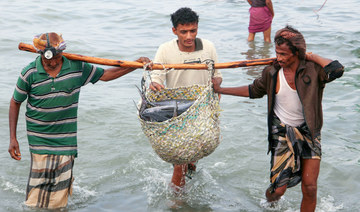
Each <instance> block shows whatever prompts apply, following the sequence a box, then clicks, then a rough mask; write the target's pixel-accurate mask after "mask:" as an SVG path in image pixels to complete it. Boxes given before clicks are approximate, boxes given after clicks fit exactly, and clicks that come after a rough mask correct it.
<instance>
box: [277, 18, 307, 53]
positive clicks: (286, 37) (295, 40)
mask: <svg viewBox="0 0 360 212" xmlns="http://www.w3.org/2000/svg"><path fill="white" fill-rule="evenodd" d="M274 42H275V44H276V45H282V44H284V43H285V44H286V45H288V46H289V49H290V51H291V52H292V53H293V54H296V52H298V53H299V58H300V59H305V54H306V42H305V39H304V37H303V35H302V34H301V33H300V32H299V31H298V30H296V29H294V28H293V27H291V26H288V25H287V26H286V27H285V28H283V29H280V30H279V31H277V32H276V34H275V38H274Z"/></svg>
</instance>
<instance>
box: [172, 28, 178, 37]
mask: <svg viewBox="0 0 360 212" xmlns="http://www.w3.org/2000/svg"><path fill="white" fill-rule="evenodd" d="M172 31H173V33H174V35H177V32H176V28H175V27H173V28H172Z"/></svg>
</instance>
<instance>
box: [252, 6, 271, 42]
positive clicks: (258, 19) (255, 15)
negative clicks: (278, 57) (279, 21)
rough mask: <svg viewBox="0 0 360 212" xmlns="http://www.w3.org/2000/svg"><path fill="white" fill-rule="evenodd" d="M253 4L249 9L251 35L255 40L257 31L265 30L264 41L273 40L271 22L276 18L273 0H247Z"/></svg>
mask: <svg viewBox="0 0 360 212" xmlns="http://www.w3.org/2000/svg"><path fill="white" fill-rule="evenodd" d="M247 1H248V2H249V4H250V5H251V7H250V9H249V13H250V19H249V36H248V41H249V42H250V41H253V40H254V38H255V34H256V33H257V32H263V34H264V41H265V42H268V43H270V42H271V24H272V20H273V18H274V15H275V13H274V8H273V5H272V2H271V0H247Z"/></svg>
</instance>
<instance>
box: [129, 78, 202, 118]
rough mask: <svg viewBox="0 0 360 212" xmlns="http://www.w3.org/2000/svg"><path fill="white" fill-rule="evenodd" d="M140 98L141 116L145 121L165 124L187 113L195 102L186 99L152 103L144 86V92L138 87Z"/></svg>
mask: <svg viewBox="0 0 360 212" xmlns="http://www.w3.org/2000/svg"><path fill="white" fill-rule="evenodd" d="M136 87H137V89H138V91H139V93H140V96H141V104H140V108H138V110H139V116H140V118H141V119H143V120H145V121H151V122H163V121H166V120H168V119H171V118H173V117H176V116H179V115H181V114H182V113H183V112H185V111H186V110H187V109H188V108H189V107H190V106H191V105H193V104H194V102H195V101H192V100H186V99H169V100H163V101H158V102H150V101H148V100H147V99H146V96H145V92H144V89H146V88H144V86H143V84H142V90H140V88H139V87H138V86H136Z"/></svg>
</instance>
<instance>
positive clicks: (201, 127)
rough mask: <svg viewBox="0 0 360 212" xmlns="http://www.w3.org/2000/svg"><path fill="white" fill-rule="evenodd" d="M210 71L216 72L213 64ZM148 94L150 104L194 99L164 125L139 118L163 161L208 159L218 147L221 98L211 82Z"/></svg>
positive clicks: (149, 92) (145, 132) (178, 161)
mask: <svg viewBox="0 0 360 212" xmlns="http://www.w3.org/2000/svg"><path fill="white" fill-rule="evenodd" d="M210 67H212V68H210ZM209 71H213V64H212V66H211V65H209ZM209 76H211V74H209ZM145 95H146V98H147V100H148V101H162V100H168V99H187V100H195V102H194V103H193V104H192V105H191V106H190V107H189V108H188V109H187V110H186V111H185V112H183V113H182V114H180V115H179V116H176V117H172V118H171V119H168V120H166V121H163V122H150V121H144V120H143V119H141V118H140V116H138V117H139V120H140V123H141V128H142V131H143V132H144V134H145V135H146V136H147V137H148V139H149V141H150V144H151V146H152V148H153V149H154V151H155V152H156V154H157V155H158V156H159V157H160V158H161V159H163V160H164V161H166V162H169V163H172V164H186V163H190V162H193V161H197V160H199V159H201V158H203V157H205V156H208V155H209V154H211V153H212V152H213V151H214V150H215V149H216V147H217V146H218V145H219V143H220V126H219V116H220V106H219V97H218V95H217V94H215V93H214V92H213V89H212V84H211V79H209V84H208V86H200V85H193V86H189V87H179V88H165V89H162V90H161V91H152V90H150V89H147V90H146V92H145Z"/></svg>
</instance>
